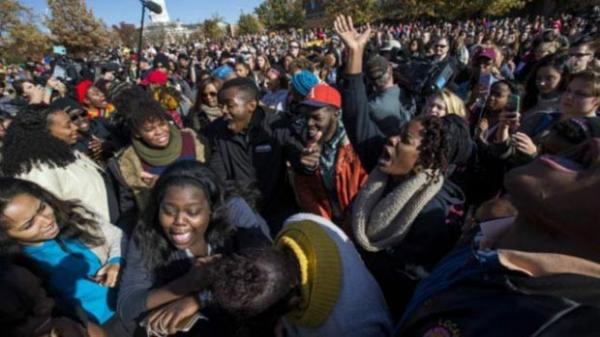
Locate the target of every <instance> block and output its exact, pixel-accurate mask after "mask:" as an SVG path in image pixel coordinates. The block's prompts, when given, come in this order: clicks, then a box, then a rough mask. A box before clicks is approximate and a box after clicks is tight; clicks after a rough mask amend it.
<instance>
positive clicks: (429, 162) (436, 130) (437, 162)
mask: <svg viewBox="0 0 600 337" xmlns="http://www.w3.org/2000/svg"><path fill="white" fill-rule="evenodd" d="M413 121H417V122H419V123H421V125H422V126H423V131H422V133H421V136H422V139H421V145H419V159H418V160H417V163H416V165H420V166H421V167H422V168H424V169H432V170H441V171H444V170H446V168H447V167H448V142H447V139H446V136H445V132H444V124H443V122H442V119H441V118H439V117H435V116H419V117H416V118H415V119H413Z"/></svg>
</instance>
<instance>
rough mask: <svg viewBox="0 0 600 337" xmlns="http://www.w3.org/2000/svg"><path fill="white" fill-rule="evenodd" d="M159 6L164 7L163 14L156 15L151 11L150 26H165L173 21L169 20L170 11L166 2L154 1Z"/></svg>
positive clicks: (162, 0) (163, 0)
mask: <svg viewBox="0 0 600 337" xmlns="http://www.w3.org/2000/svg"><path fill="white" fill-rule="evenodd" d="M152 1H153V2H155V3H156V4H157V5H159V6H160V7H162V12H161V13H160V14H156V13H153V12H151V11H150V24H164V23H169V22H170V21H171V19H170V18H169V11H167V4H166V3H165V0H152Z"/></svg>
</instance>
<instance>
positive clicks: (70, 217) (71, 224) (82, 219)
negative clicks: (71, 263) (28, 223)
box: [0, 177, 105, 255]
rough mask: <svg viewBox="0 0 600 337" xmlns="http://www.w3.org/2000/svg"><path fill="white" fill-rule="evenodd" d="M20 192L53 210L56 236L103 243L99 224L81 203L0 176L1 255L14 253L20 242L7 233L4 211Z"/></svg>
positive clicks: (89, 243)
mask: <svg viewBox="0 0 600 337" xmlns="http://www.w3.org/2000/svg"><path fill="white" fill-rule="evenodd" d="M19 195H30V196H32V197H34V198H36V199H38V200H40V201H41V202H44V203H46V204H48V206H49V207H50V208H52V210H53V211H54V215H55V217H56V224H57V225H58V227H59V228H60V234H59V237H58V238H59V239H79V240H81V241H82V242H83V243H85V244H87V245H89V246H91V247H98V246H101V245H103V244H104V243H105V240H104V238H103V237H101V236H98V233H99V232H100V228H99V224H98V222H97V221H96V220H94V218H93V213H91V212H90V211H89V210H88V209H86V208H85V207H84V206H82V205H81V204H79V203H78V202H76V201H72V200H61V199H58V198H57V197H56V196H54V195H53V194H52V193H50V192H48V191H46V190H45V189H44V188H42V187H41V186H39V185H37V184H35V183H33V182H30V181H26V180H22V179H16V178H6V177H0V228H1V229H2V230H1V231H0V255H11V254H16V253H18V252H19V251H20V247H19V244H18V243H17V242H15V241H14V240H13V239H12V238H10V237H9V236H8V235H7V234H6V227H7V223H6V219H5V218H4V210H5V209H6V207H7V206H8V205H9V204H10V203H11V201H12V200H13V199H14V198H15V197H16V196H19Z"/></svg>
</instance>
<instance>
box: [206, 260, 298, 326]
mask: <svg viewBox="0 0 600 337" xmlns="http://www.w3.org/2000/svg"><path fill="white" fill-rule="evenodd" d="M210 272H211V273H210V274H211V279H212V280H213V282H212V285H211V287H210V289H211V290H212V294H213V299H214V301H215V302H216V303H217V304H218V305H219V307H220V308H221V309H223V310H224V311H225V312H226V313H228V314H230V315H232V316H233V318H234V319H235V321H237V323H238V324H239V325H241V327H239V328H238V330H242V331H244V330H245V331H252V332H253V333H252V334H249V335H253V336H268V335H270V334H269V330H270V331H273V326H274V325H275V323H276V322H277V320H278V319H279V317H281V316H282V315H285V314H286V313H287V312H289V311H290V310H293V309H294V307H295V306H297V305H298V304H299V299H300V290H299V287H298V286H299V284H300V267H299V265H298V263H297V261H296V258H295V257H294V256H293V254H292V253H291V252H289V251H288V250H286V249H284V250H279V249H276V248H264V249H253V250H247V251H244V252H242V253H241V254H236V255H233V256H228V257H224V258H222V259H221V260H218V261H217V262H216V263H215V264H214V265H213V266H211V271H210ZM259 331H260V332H261V334H257V332H259Z"/></svg>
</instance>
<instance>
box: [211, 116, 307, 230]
mask: <svg viewBox="0 0 600 337" xmlns="http://www.w3.org/2000/svg"><path fill="white" fill-rule="evenodd" d="M205 135H206V137H207V138H208V141H209V144H210V148H211V150H212V153H211V156H210V160H209V166H210V167H211V168H212V169H213V170H214V171H215V172H216V173H217V174H218V175H219V176H220V177H221V178H223V179H225V180H234V181H236V182H238V183H240V184H241V185H243V186H254V187H256V188H257V189H258V190H259V191H260V193H261V198H260V201H259V205H258V209H259V211H260V213H261V215H262V216H263V217H264V218H265V220H266V221H267V223H268V224H269V226H270V228H271V232H272V233H273V234H275V233H277V231H278V229H280V228H281V225H282V222H283V220H284V219H285V218H286V217H287V216H289V215H291V214H293V213H294V212H296V211H297V209H298V207H297V204H296V200H295V197H294V193H293V191H292V188H291V185H290V184H289V181H288V179H287V165H286V162H288V161H289V162H290V163H291V164H292V166H294V167H298V168H300V165H299V161H300V153H301V151H302V145H301V143H300V141H299V136H297V135H296V134H295V133H294V132H293V131H292V130H291V128H290V122H289V120H288V119H286V118H285V117H283V116H282V115H279V114H271V113H267V112H265V111H264V110H262V109H261V108H257V110H256V111H255V112H254V115H253V116H252V119H251V121H250V125H249V127H248V129H247V130H246V131H244V132H242V133H240V134H233V133H232V132H231V131H230V130H229V129H228V128H227V122H226V121H225V120H223V118H219V119H217V120H215V121H213V122H212V123H211V124H209V125H208V126H207V127H206V129H205Z"/></svg>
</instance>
